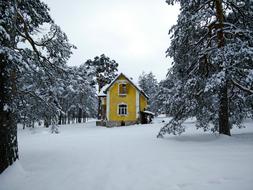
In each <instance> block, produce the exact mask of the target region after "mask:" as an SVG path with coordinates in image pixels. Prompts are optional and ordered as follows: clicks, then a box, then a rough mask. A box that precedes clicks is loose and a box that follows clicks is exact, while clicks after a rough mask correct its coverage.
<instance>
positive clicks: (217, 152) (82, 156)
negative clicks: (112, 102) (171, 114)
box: [0, 118, 253, 190]
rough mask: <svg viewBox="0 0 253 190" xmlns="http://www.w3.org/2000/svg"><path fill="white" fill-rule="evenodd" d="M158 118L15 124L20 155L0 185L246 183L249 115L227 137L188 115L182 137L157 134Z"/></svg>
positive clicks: (123, 189) (0, 189)
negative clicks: (108, 123)
mask: <svg viewBox="0 0 253 190" xmlns="http://www.w3.org/2000/svg"><path fill="white" fill-rule="evenodd" d="M163 120H164V121H168V120H169V119H168V118H156V119H155V120H154V124H148V125H134V126H127V127H115V128H105V127H97V126H95V122H94V121H89V122H87V123H85V124H72V125H65V126H60V133H59V134H51V133H50V129H46V128H42V127H37V128H35V129H33V130H21V129H19V131H18V140H19V150H20V160H19V161H17V162H16V163H15V164H14V165H12V166H11V167H9V168H8V169H7V170H6V171H4V172H3V173H2V174H1V175H0V190H27V189H31V188H32V189H36V190H45V189H46V190H69V189H72V190H84V189H85V190H164V189H168V190H203V189H205V190H213V189H215V190H238V189H240V190H252V188H253V164H252V160H253V151H252V150H253V121H247V122H246V123H245V125H246V126H247V127H246V128H244V129H234V130H232V134H233V136H232V137H227V136H222V135H217V134H211V133H204V132H202V131H201V130H196V129H195V127H193V125H194V123H195V120H194V119H191V120H187V121H186V123H185V125H186V126H187V127H186V133H184V134H182V135H181V136H165V138H163V139H157V138H156V135H157V133H158V132H159V130H160V128H161V127H162V126H163V125H164V123H163V122H162V121H163Z"/></svg>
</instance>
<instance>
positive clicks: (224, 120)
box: [219, 84, 231, 136]
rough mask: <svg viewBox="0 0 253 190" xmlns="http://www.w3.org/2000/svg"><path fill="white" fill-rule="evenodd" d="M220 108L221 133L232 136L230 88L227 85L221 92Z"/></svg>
mask: <svg viewBox="0 0 253 190" xmlns="http://www.w3.org/2000/svg"><path fill="white" fill-rule="evenodd" d="M219 96H220V107H219V133H220V134H224V135H229V136H231V134H230V126H229V119H228V118H229V113H228V88H227V84H226V85H224V86H223V87H222V88H221V90H220V94H219Z"/></svg>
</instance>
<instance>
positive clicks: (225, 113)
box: [215, 0, 231, 136]
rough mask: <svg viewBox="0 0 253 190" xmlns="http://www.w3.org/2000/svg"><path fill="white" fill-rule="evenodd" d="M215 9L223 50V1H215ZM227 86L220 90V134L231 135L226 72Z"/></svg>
mask: <svg viewBox="0 0 253 190" xmlns="http://www.w3.org/2000/svg"><path fill="white" fill-rule="evenodd" d="M215 8H216V17H217V20H218V27H217V40H218V48H222V47H224V45H225V38H224V33H223V22H224V15H223V8H222V1H221V0H215ZM220 64H221V65H220V68H219V70H220V71H222V69H223V68H224V63H220ZM225 80H226V81H225V82H224V83H225V84H224V85H223V86H222V87H221V88H220V92H219V98H220V107H219V133H220V134H225V135H229V136H230V135H231V134H230V126H229V110H228V103H229V102H228V82H227V79H226V71H225Z"/></svg>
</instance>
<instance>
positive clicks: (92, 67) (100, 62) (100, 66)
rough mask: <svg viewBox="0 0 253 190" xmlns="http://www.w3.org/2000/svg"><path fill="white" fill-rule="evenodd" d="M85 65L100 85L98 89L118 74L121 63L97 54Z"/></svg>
mask: <svg viewBox="0 0 253 190" xmlns="http://www.w3.org/2000/svg"><path fill="white" fill-rule="evenodd" d="M84 65H85V66H86V69H87V70H88V74H89V75H90V76H92V77H94V78H95V81H96V84H97V85H98V91H99V92H100V90H101V89H102V88H103V86H105V85H106V84H110V82H111V81H112V80H113V79H114V78H115V77H116V76H117V71H118V66H119V64H118V63H117V62H116V61H115V60H111V59H110V58H109V57H107V56H105V55H104V54H102V55H100V56H96V57H95V58H94V60H90V59H89V60H87V61H86V62H85V63H84ZM97 113H98V115H97V117H98V119H100V116H101V102H100V99H99V100H98V111H97Z"/></svg>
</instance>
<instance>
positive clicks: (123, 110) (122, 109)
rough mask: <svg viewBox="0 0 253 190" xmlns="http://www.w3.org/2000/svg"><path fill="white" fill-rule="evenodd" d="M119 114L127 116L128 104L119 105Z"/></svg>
mask: <svg viewBox="0 0 253 190" xmlns="http://www.w3.org/2000/svg"><path fill="white" fill-rule="evenodd" d="M118 114H119V115H127V105H126V104H119V106H118Z"/></svg>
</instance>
